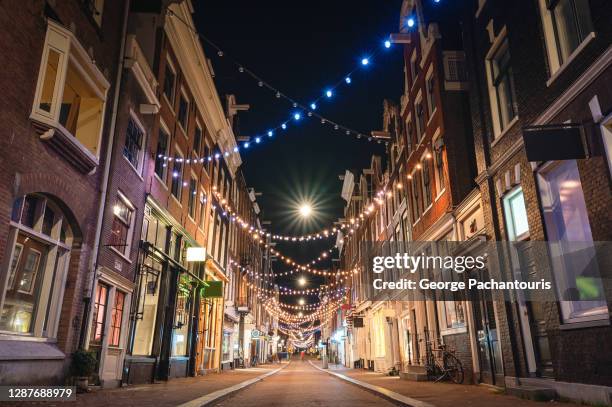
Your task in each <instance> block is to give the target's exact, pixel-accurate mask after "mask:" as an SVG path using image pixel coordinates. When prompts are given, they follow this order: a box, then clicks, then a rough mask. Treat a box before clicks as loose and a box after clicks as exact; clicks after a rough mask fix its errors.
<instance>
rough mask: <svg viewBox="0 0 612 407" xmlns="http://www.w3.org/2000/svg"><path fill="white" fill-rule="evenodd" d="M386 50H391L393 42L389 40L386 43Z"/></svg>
mask: <svg viewBox="0 0 612 407" xmlns="http://www.w3.org/2000/svg"><path fill="white" fill-rule="evenodd" d="M385 48H391V41H389V40H386V41H385Z"/></svg>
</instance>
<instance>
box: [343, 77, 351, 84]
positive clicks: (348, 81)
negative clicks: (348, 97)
mask: <svg viewBox="0 0 612 407" xmlns="http://www.w3.org/2000/svg"><path fill="white" fill-rule="evenodd" d="M344 82H346V84H347V85H350V84H351V82H352V80H351V77H350V76H347V77H346V78H344Z"/></svg>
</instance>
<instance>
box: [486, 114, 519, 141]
mask: <svg viewBox="0 0 612 407" xmlns="http://www.w3.org/2000/svg"><path fill="white" fill-rule="evenodd" d="M518 120H519V117H518V115H516V116H514V119H512V120H511V121H510V123H508V125H507V126H506V128H504V129H503V130H502V131H501V133H499V135H498V136H497V137H495V140H493V141H492V142H491V147H495V145H496V144H497V143H499V140H501V139H502V138H503V137H504V136H505V135H506V134H508V132H509V131H510V129H511V128H513V127H514V125H515V124H516V123H518Z"/></svg>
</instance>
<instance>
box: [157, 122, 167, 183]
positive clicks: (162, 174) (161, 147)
mask: <svg viewBox="0 0 612 407" xmlns="http://www.w3.org/2000/svg"><path fill="white" fill-rule="evenodd" d="M169 138H170V136H169V135H168V132H167V131H166V130H165V128H164V127H163V126H160V127H159V133H158V136H157V149H156V150H155V174H157V176H158V177H159V179H161V180H162V181H163V182H164V183H165V182H166V176H167V174H168V164H167V161H166V158H167V156H168V146H169V143H168V140H169Z"/></svg>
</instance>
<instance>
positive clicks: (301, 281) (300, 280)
mask: <svg viewBox="0 0 612 407" xmlns="http://www.w3.org/2000/svg"><path fill="white" fill-rule="evenodd" d="M298 284H299V285H301V286H305V285H306V279H305V278H304V277H300V278H299V279H298Z"/></svg>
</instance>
